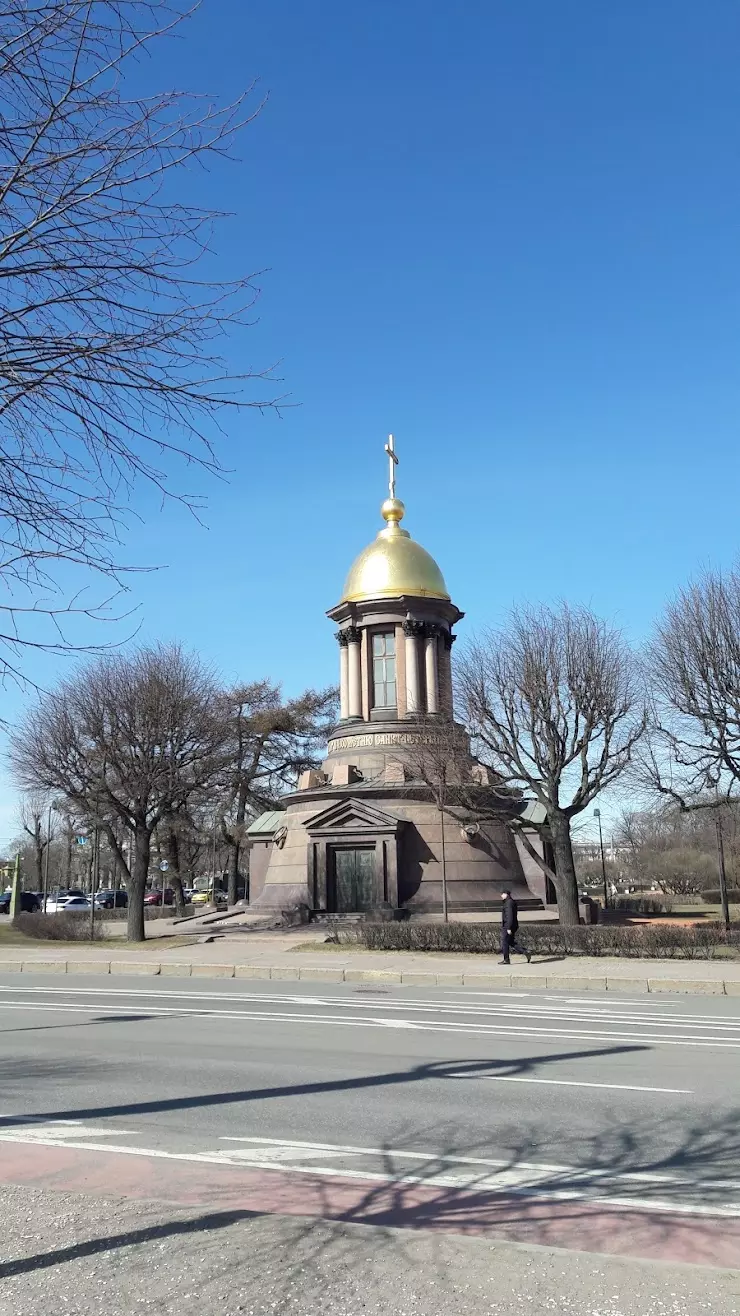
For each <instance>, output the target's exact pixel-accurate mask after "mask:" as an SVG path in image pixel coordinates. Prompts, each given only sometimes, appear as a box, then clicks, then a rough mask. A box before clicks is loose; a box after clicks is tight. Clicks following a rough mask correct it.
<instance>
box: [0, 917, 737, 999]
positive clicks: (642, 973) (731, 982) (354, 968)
mask: <svg viewBox="0 0 740 1316" xmlns="http://www.w3.org/2000/svg"><path fill="white" fill-rule="evenodd" d="M316 941H317V938H316V934H315V932H310V933H307V932H306V930H304V929H300V930H296V931H293V932H276V933H267V934H264V933H262V934H253V935H251V936H250V935H247V936H244V937H240V936H228V937H224V938H223V939H220V940H216V941H213V942H209V943H205V944H194V945H192V946H184V947H183V946H175V947H172V948H171V949H170V948H168V947H167V946H166V944H165V943H163V941H162V940H158V941H157V942H156V944H152V943H150V942H149V943H148V942H145V943H143V945H142V946H141V948H139V947H131V946H127V947H125V948H123V947H120V948H119V947H117V946H116V945H115V942H114V943H98V944H96V945H92V946H86V945H84V944H80V945H79V946H75V947H74V948H72V947H70V946H68V945H67V946H55V944H54V943H53V942H50V943H49V945H48V948H47V947H35V948H33V949H25V948H24V947H22V946H8V947H4V948H2V949H0V973H7V972H24V973H73V974H84V973H97V974H100V973H104V974H112V975H125V974H131V975H137V976H139V975H142V976H151V975H162V976H163V977H164V976H167V977H193V978H203V977H205V978H253V979H272V980H275V981H283V982H284V981H301V982H367V983H373V982H375V983H382V982H387V983H403V984H407V985H414V986H417V987H423V986H429V987H432V986H438V987H470V988H472V989H476V988H477V989H478V990H479V991H490V990H493V989H498V988H504V987H511V988H513V989H514V990H516V989H521V990H526V989H530V988H552V989H560V990H566V991H584V990H590V991H612V992H620V993H625V992H637V993H640V992H696V993H709V994H712V995H727V996H740V960H726V959H719V960H638V959H612V958H606V957H605V956H604V957H601V956H599V957H587V956H569V957H566V958H564V959H557V958H552V957H545V956H542V957H538V958H535V959H533V961H532V963H531V964H530V965H528V964H527V963H526V961H524V960H517V961H515V962H513V963H512V964H511V966H510V967H500V966H499V965H498V964H497V962H496V961H497V957H495V956H490V955H458V954H447V955H445V954H414V953H410V952H405V951H387V952H382V953H381V952H370V951H365V950H363V949H361V948H356V947H352V946H341V947H337V948H333V947H332V948H327V949H318V948H317V949H313V948H311V949H306V950H301V949H300V947H301V946H302V945H306V944H307V942H308V943H310V942H312V943H314V945H315V943H316Z"/></svg>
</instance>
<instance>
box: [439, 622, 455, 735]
mask: <svg viewBox="0 0 740 1316" xmlns="http://www.w3.org/2000/svg"><path fill="white" fill-rule="evenodd" d="M454 641H455V636H454V635H453V634H452V633H451V632H450V631H446V630H444V629H443V630H442V635H441V638H440V648H439V649H438V650H437V656H438V661H439V672H438V676H439V707H440V710H441V712H443V713H445V714H446V715H447V717H450V716H451V715H452V663H451V661H450V650H451V648H452V646H453V644H454Z"/></svg>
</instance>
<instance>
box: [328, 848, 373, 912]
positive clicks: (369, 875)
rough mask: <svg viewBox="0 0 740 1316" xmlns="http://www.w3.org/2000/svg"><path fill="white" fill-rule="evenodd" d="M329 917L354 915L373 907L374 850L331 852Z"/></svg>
mask: <svg viewBox="0 0 740 1316" xmlns="http://www.w3.org/2000/svg"><path fill="white" fill-rule="evenodd" d="M329 903H330V906H331V909H332V913H334V914H354V913H358V912H361V911H362V910H366V909H372V908H373V906H374V905H375V903H376V901H375V849H374V847H372V848H365V849H359V850H345V849H339V848H337V849H335V850H333V851H332V881H331V884H330V900H329Z"/></svg>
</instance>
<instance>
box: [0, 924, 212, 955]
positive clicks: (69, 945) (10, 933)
mask: <svg viewBox="0 0 740 1316" xmlns="http://www.w3.org/2000/svg"><path fill="white" fill-rule="evenodd" d="M191 945H192V937H156V936H155V937H153V936H148V937H147V939H146V941H125V940H124V939H123V938H122V937H107V938H103V939H101V940H96V941H92V942H91V941H54V940H52V938H51V937H27V936H26V935H25V933H23V932H19V931H18V929H17V928H14V927H13V926H12V924H10V923H3V924H0V950H2V949H3V947H5V946H25V947H27V948H28V949H30V948H31V947H33V948H34V949H38V948H39V947H41V948H42V949H44V950H56V949H59V950H81V949H82V948H83V947H85V946H95V947H96V948H101V949H103V950H108V951H111V952H112V953H115V952H117V951H119V950H141V949H142V947H146V949H147V950H177V949H178V947H180V946H191Z"/></svg>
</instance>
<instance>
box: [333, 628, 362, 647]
mask: <svg viewBox="0 0 740 1316" xmlns="http://www.w3.org/2000/svg"><path fill="white" fill-rule="evenodd" d="M339 633H340V635H346V636H347V638H346V640H345V641H344V643H345V644H359V643H360V640H361V639H362V631H361V630H360V628H359V626H346V627H345V629H344V630H343V631H340V632H339ZM339 643H340V644H341V643H342V641H341V640H340V641H339Z"/></svg>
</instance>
